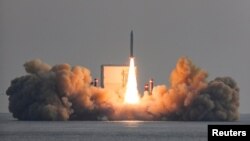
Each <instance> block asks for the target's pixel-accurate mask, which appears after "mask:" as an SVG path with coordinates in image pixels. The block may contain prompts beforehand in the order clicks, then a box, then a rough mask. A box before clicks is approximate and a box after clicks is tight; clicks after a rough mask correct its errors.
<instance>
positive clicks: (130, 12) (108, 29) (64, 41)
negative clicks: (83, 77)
mask: <svg viewBox="0 0 250 141" xmlns="http://www.w3.org/2000/svg"><path fill="white" fill-rule="evenodd" d="M249 7H250V1H249V0H151V1H149V0H123V1H121V0H70V1H69V0H0V56H1V58H0V60H1V62H0V64H1V70H0V71H1V72H0V77H1V81H0V82H1V83H0V84H1V85H0V91H1V94H4V93H5V91H6V89H7V88H8V86H9V84H10V81H11V80H12V79H13V78H15V77H17V76H21V75H23V74H25V71H24V68H23V66H22V65H23V64H24V62H26V61H28V60H31V59H34V58H40V59H42V60H43V61H45V62H46V63H48V64H51V65H54V64H60V63H69V64H71V65H82V66H85V67H87V68H89V69H90V70H91V72H92V76H93V77H98V78H99V77H100V66H101V65H102V64H126V63H128V56H129V34H130V30H131V29H133V30H134V49H135V51H134V54H135V57H136V59H135V61H136V64H137V67H138V75H139V76H138V77H139V81H138V82H139V84H138V86H139V87H140V90H141V89H142V88H143V85H144V83H145V82H146V81H147V80H148V79H149V78H151V77H152V78H154V79H155V83H156V84H168V78H169V74H170V72H171V70H172V69H173V68H174V67H175V64H176V61H177V59H178V58H179V57H181V56H188V57H189V58H190V59H191V60H192V61H193V62H194V63H195V64H196V65H197V66H199V67H201V68H203V69H205V70H206V71H207V72H208V73H209V78H208V80H212V79H214V78H215V77H216V76H231V77H232V78H234V79H235V80H236V82H237V83H238V85H239V87H240V90H241V91H240V112H241V113H250V108H249V107H250V102H249V100H250V94H249V91H248V90H249V86H250V74H249V72H250V71H249V70H250V63H249V62H250V55H249V53H250V46H249V45H250V8H249ZM0 102H1V104H0V106H1V107H0V112H5V111H7V96H4V95H1V96H0Z"/></svg>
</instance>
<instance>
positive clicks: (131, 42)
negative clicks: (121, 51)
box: [130, 30, 134, 58]
mask: <svg viewBox="0 0 250 141" xmlns="http://www.w3.org/2000/svg"><path fill="white" fill-rule="evenodd" d="M133 49H134V47H133V30H131V32H130V57H131V58H133V57H134V54H133Z"/></svg>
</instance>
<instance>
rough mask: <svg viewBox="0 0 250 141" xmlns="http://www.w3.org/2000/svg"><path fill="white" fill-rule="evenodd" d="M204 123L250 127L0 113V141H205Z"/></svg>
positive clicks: (247, 119) (245, 120)
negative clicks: (29, 117)
mask: <svg viewBox="0 0 250 141" xmlns="http://www.w3.org/2000/svg"><path fill="white" fill-rule="evenodd" d="M208 124H248V125H249V124H250V114H242V115H241V118H240V120H239V121H236V122H187V121H182V122H180V121H18V120H15V119H13V118H12V117H11V115H10V114H0V141H82V140H83V141H128V140H130V141H141V140H143V141H207V125H208Z"/></svg>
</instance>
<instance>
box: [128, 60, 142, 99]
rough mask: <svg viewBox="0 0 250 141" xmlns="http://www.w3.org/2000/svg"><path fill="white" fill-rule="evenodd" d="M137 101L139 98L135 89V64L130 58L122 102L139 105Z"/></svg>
mask: <svg viewBox="0 0 250 141" xmlns="http://www.w3.org/2000/svg"><path fill="white" fill-rule="evenodd" d="M139 100H140V98H139V95H138V89H137V81H136V74H135V63H134V58H132V57H131V58H130V65H129V72H128V80H127V87H126V93H125V99H124V102H125V103H128V104H137V103H139Z"/></svg>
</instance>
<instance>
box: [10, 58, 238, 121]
mask: <svg viewBox="0 0 250 141" xmlns="http://www.w3.org/2000/svg"><path fill="white" fill-rule="evenodd" d="M24 67H25V70H26V72H27V73H28V74H27V75H25V76H22V77H18V78H16V79H14V80H12V81H11V85H10V87H9V88H8V89H7V91H6V94H7V95H8V96H9V111H10V112H11V113H12V114H13V116H14V117H15V118H17V119H19V120H198V121H200V120H206V121H210V120H213V121H234V120H237V119H238V118H239V113H238V108H239V88H238V86H237V84H236V82H235V81H234V80H233V79H232V78H230V77H218V78H216V79H214V80H212V81H210V82H207V81H206V78H207V76H208V75H207V73H206V72H205V71H204V70H202V69H200V68H198V67H196V66H195V65H194V64H193V63H192V62H191V61H190V60H189V59H188V58H185V57H183V58H180V59H179V60H178V62H177V65H176V68H175V69H174V70H173V71H172V73H171V75H170V86H169V87H167V86H166V85H159V86H155V87H154V88H153V91H152V94H149V93H148V92H147V91H145V92H144V94H143V96H142V98H141V100H140V103H139V104H137V105H136V106H134V105H128V104H124V102H123V99H124V91H122V90H121V91H119V92H115V91H112V90H109V89H105V88H98V87H94V86H92V85H90V84H91V81H92V78H91V74H90V71H89V70H88V69H86V68H84V67H81V66H75V67H71V66H70V65H68V64H61V65H55V66H53V67H51V66H49V65H48V64H45V63H43V62H42V61H41V60H39V59H36V60H32V61H29V62H26V63H25V64H24Z"/></svg>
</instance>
